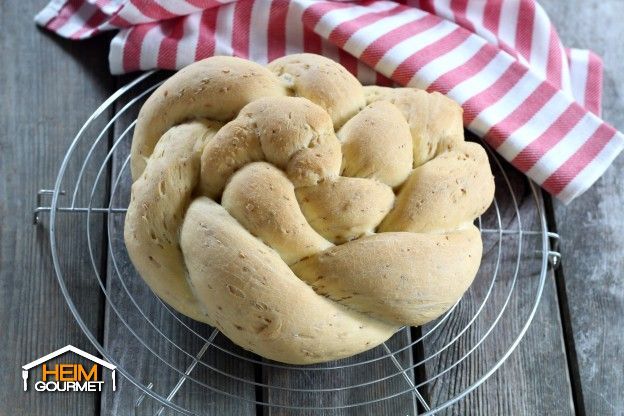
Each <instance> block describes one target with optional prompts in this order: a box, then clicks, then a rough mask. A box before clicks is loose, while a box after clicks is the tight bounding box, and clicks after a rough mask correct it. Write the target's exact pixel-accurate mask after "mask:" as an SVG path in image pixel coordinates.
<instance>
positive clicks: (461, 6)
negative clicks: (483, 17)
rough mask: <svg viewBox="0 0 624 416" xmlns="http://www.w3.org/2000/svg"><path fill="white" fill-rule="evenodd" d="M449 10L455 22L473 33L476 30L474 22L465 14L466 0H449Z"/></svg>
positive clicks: (466, 8)
mask: <svg viewBox="0 0 624 416" xmlns="http://www.w3.org/2000/svg"><path fill="white" fill-rule="evenodd" d="M451 10H452V11H453V18H454V20H455V23H457V24H458V25H460V26H462V27H464V28H466V29H468V30H469V31H471V32H473V33H474V32H476V30H475V27H474V24H473V23H472V22H471V21H470V19H468V17H467V16H466V11H467V10H468V0H451Z"/></svg>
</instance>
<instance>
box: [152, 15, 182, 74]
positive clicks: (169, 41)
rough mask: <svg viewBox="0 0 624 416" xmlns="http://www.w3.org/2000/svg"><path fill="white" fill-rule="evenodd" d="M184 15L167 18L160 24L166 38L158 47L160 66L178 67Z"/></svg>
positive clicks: (165, 67)
mask: <svg viewBox="0 0 624 416" xmlns="http://www.w3.org/2000/svg"><path fill="white" fill-rule="evenodd" d="M184 19H185V18H184V17H179V18H177V19H170V20H165V21H164V22H162V23H161V24H160V26H161V29H162V31H163V35H164V38H163V40H162V42H161V43H160V48H159V49H158V63H157V65H158V67H159V68H164V69H176V67H177V65H176V64H177V56H178V43H180V39H182V37H183V36H184Z"/></svg>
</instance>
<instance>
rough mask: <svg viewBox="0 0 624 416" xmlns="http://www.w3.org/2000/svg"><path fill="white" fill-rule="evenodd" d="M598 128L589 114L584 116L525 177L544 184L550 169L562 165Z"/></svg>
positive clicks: (550, 171)
mask: <svg viewBox="0 0 624 416" xmlns="http://www.w3.org/2000/svg"><path fill="white" fill-rule="evenodd" d="M598 127H599V125H597V124H596V123H595V121H594V120H592V117H591V115H590V113H587V114H585V115H584V116H583V118H581V120H580V121H579V122H578V123H576V125H575V126H574V128H572V130H570V131H569V132H568V134H566V135H565V137H563V138H562V139H561V140H560V141H559V142H558V143H557V144H555V145H554V146H553V147H551V148H550V150H548V151H547V152H546V153H545V154H544V155H542V157H541V158H540V159H539V160H538V161H537V163H536V164H535V165H534V166H533V167H532V168H531V169H529V170H528V172H527V175H529V176H531V178H533V180H534V181H535V182H537V183H538V184H539V185H541V184H542V183H544V181H545V180H546V179H548V178H549V177H550V175H551V174H552V173H553V172H552V167H553V166H557V167H559V166H561V165H563V163H564V162H565V161H566V160H568V159H569V158H570V156H572V155H573V154H574V153H575V152H576V151H577V150H578V148H579V147H581V146H582V145H583V143H585V141H587V139H589V138H590V137H591V135H592V134H594V132H595V131H596V130H597V129H598Z"/></svg>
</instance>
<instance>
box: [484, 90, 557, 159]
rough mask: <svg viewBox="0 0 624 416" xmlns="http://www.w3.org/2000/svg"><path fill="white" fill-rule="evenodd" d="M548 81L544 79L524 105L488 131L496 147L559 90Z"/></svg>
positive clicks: (492, 144)
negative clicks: (549, 86) (551, 86)
mask: <svg viewBox="0 0 624 416" xmlns="http://www.w3.org/2000/svg"><path fill="white" fill-rule="evenodd" d="M547 87H548V81H543V82H542V83H541V84H540V85H538V86H537V88H536V89H535V90H534V91H533V92H532V93H531V95H529V96H528V97H527V98H526V100H525V101H524V102H523V103H522V105H520V106H518V107H516V109H515V110H513V111H512V112H511V114H509V115H508V116H507V117H505V119H503V120H502V121H501V122H500V123H498V124H496V125H494V126H493V127H492V128H491V129H490V130H489V131H488V132H487V142H488V143H489V144H490V145H491V146H492V147H494V148H495V149H496V148H498V147H499V146H500V145H502V144H503V143H504V142H505V140H506V139H507V138H508V137H509V136H510V135H512V134H513V133H515V132H516V131H517V130H518V129H519V128H520V127H522V126H523V125H525V124H526V123H527V122H528V121H529V120H530V119H531V118H533V116H534V115H535V114H537V112H538V111H540V110H541V109H542V107H544V105H545V104H546V103H547V102H548V100H550V99H551V98H552V97H553V96H554V95H555V93H556V92H557V90H556V89H554V88H547Z"/></svg>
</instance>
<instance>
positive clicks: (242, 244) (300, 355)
mask: <svg viewBox="0 0 624 416" xmlns="http://www.w3.org/2000/svg"><path fill="white" fill-rule="evenodd" d="M131 162H132V163H131V166H132V176H133V180H134V183H133V185H132V197H131V201H130V205H129V207H128V212H127V214H126V222H125V241H126V246H127V248H128V252H129V254H130V258H131V260H132V262H133V263H134V265H135V267H136V269H137V270H138V272H139V274H140V275H141V276H142V277H143V279H144V280H145V281H146V282H147V284H148V285H149V286H150V287H151V288H152V290H153V291H154V292H155V293H156V294H157V295H158V296H159V297H161V298H162V299H163V300H164V301H165V302H167V303H168V304H169V305H171V306H172V307H173V308H175V309H176V310H178V311H179V312H181V313H183V314H185V315H187V316H190V317H191V318H194V319H196V320H199V321H203V322H206V323H208V324H209V325H212V326H214V327H216V328H218V329H219V330H220V331H221V332H222V333H223V334H225V335H226V336H227V337H228V338H230V339H231V340H232V341H234V342H235V343H236V344H238V345H240V346H241V347H243V348H245V349H247V350H250V351H252V352H254V353H256V354H259V355H261V356H263V357H266V358H269V359H273V360H277V361H281V362H285V363H296V364H309V363H317V362H323V361H328V360H335V359H339V358H343V357H347V356H351V355H354V354H356V353H359V352H361V351H364V350H367V349H370V348H373V347H375V346H377V345H379V344H381V343H382V342H384V341H385V340H386V339H388V338H389V337H390V336H391V335H392V334H393V333H394V332H395V331H397V330H398V329H399V328H400V327H402V326H405V325H411V326H418V325H422V324H424V323H426V322H429V321H431V320H432V319H435V318H436V317H438V316H440V315H441V314H442V313H444V312H445V311H446V310H448V309H449V308H450V307H451V306H452V305H453V304H454V303H455V302H457V300H458V299H459V298H460V297H461V296H462V295H463V293H464V292H465V291H466V289H467V288H468V287H469V286H470V284H471V282H472V280H473V279H474V276H475V274H476V272H477V270H478V267H479V263H480V261H481V251H482V243H481V236H480V233H479V230H478V229H477V228H476V227H475V226H474V225H473V221H474V219H475V218H476V217H477V216H479V215H480V214H482V213H483V212H484V211H485V210H486V209H487V207H488V206H489V205H490V203H491V201H492V198H493V194H494V181H493V178H492V174H491V171H490V167H489V163H488V158H487V156H486V154H485V151H484V149H483V148H482V147H481V146H479V145H478V144H475V143H468V142H464V137H463V128H462V110H461V108H460V107H459V106H458V105H457V104H456V103H454V102H453V101H451V100H450V99H448V98H446V97H444V96H443V95H441V94H438V93H433V94H429V93H427V92H425V91H420V90H416V89H411V88H397V89H392V88H381V87H363V86H362V85H361V84H360V83H359V82H358V81H357V80H356V79H355V78H354V77H353V76H352V75H351V74H349V73H348V72H347V71H346V70H345V69H344V68H343V67H342V66H340V65H339V64H337V63H335V62H333V61H331V60H329V59H326V58H323V57H321V56H317V55H310V54H299V55H290V56H286V57H284V58H280V59H277V60H276V61H274V62H272V63H270V64H269V65H268V66H267V67H263V66H261V65H258V64H255V63H253V62H249V61H246V60H243V59H239V58H231V57H214V58H208V59H205V60H203V61H199V62H197V63H194V64H192V65H189V66H188V67H186V68H185V69H183V70H181V71H179V72H178V73H177V74H175V75H174V76H172V77H171V78H170V79H169V80H167V81H166V82H165V83H163V85H162V86H160V87H159V88H158V89H157V90H156V91H155V92H154V93H153V94H152V95H151V96H150V97H149V98H148V100H147V101H146V102H145V104H144V105H143V107H142V109H141V112H140V114H139V117H138V119H137V124H136V128H135V131H134V137H133V142H132V154H131Z"/></svg>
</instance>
